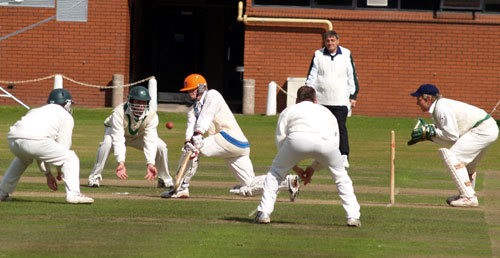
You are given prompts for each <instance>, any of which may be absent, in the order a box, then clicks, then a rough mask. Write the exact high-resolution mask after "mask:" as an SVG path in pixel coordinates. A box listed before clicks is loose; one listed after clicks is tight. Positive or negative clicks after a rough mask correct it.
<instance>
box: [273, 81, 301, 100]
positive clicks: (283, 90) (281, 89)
mask: <svg viewBox="0 0 500 258" xmlns="http://www.w3.org/2000/svg"><path fill="white" fill-rule="evenodd" d="M276 86H277V87H278V89H279V90H280V91H281V92H283V93H285V95H289V96H291V97H292V98H295V99H296V98H297V96H295V95H293V94H290V93H288V92H286V90H285V89H283V88H281V86H280V85H279V84H277V83H276Z"/></svg>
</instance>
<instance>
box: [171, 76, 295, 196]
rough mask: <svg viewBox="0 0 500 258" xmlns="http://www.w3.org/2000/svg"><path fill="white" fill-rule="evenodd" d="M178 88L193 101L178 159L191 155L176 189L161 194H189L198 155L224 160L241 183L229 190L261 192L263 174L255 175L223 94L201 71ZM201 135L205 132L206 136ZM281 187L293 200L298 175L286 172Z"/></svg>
mask: <svg viewBox="0 0 500 258" xmlns="http://www.w3.org/2000/svg"><path fill="white" fill-rule="evenodd" d="M181 91H187V93H188V94H189V97H190V98H191V99H192V100H193V101H194V104H193V106H192V107H191V108H190V109H189V110H188V115H187V117H188V118H187V128H186V138H185V144H184V147H183V150H182V151H183V155H182V157H181V161H182V160H184V157H185V156H186V155H188V153H189V152H191V153H192V154H191V156H190V160H189V162H188V163H187V167H186V171H185V174H184V175H185V176H184V177H183V178H182V183H181V184H180V186H179V188H178V189H176V191H173V190H171V191H169V190H167V191H165V192H163V193H162V194H161V197H163V198H188V197H189V182H190V180H191V178H192V177H193V176H194V174H195V173H196V169H197V168H198V159H199V156H200V155H201V156H202V157H220V158H223V159H224V161H226V164H227V165H228V166H229V169H230V170H231V173H232V174H233V176H234V177H235V178H236V179H237V180H238V182H239V183H240V184H239V185H237V186H235V187H233V188H232V189H231V190H230V192H231V193H233V194H239V195H243V196H253V195H255V194H259V193H262V189H263V185H264V179H265V175H261V176H257V177H256V176H255V174H254V171H253V165H252V162H251V160H250V144H249V143H248V140H247V138H246V137H245V135H244V134H243V132H242V131H241V128H240V126H239V125H238V122H237V121H236V119H235V118H234V115H233V113H232V112H231V110H230V109H229V107H228V105H227V103H226V101H225V100H224V98H223V97H222V95H221V94H220V93H219V92H218V91H216V90H213V89H212V90H208V86H207V81H206V80H205V78H204V77H203V76H202V75H200V74H191V75H189V76H187V77H186V79H185V80H184V87H183V88H182V89H181ZM204 134H206V135H207V136H206V137H205V138H203V135H204ZM181 163H182V162H181ZM179 166H180V165H179ZM280 189H282V190H288V191H289V193H290V200H291V201H294V200H295V199H296V198H297V195H298V193H299V178H298V176H292V175H289V176H288V177H287V178H286V180H284V181H283V182H282V184H281V185H280Z"/></svg>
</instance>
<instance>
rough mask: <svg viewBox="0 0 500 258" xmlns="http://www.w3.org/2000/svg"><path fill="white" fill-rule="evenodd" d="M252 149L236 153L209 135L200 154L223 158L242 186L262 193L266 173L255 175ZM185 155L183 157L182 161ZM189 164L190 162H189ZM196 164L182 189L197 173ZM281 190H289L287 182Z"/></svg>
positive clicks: (185, 179) (253, 192)
mask: <svg viewBox="0 0 500 258" xmlns="http://www.w3.org/2000/svg"><path fill="white" fill-rule="evenodd" d="M249 152H250V151H244V152H243V153H245V154H235V153H232V152H229V151H227V150H225V149H224V148H222V147H221V146H220V145H219V144H218V143H217V142H216V141H215V137H214V136H209V137H206V138H204V139H203V147H202V148H201V149H200V156H202V157H211V158H212V157H218V158H223V159H224V161H225V162H226V164H227V165H228V167H229V170H231V174H232V175H233V176H234V178H236V180H238V182H239V183H240V184H241V185H242V186H246V187H247V188H246V189H249V190H250V192H249V193H251V195H252V196H253V195H256V194H260V193H261V192H262V189H263V185H264V180H265V175H260V176H255V173H254V171H253V165H252V161H251V160H250V156H249V154H247V153H249ZM183 157H184V156H182V157H181V161H182V159H183ZM188 164H189V163H188ZM191 166H192V165H191ZM197 168H198V166H197V165H196V166H195V167H194V169H191V170H189V173H188V174H186V177H185V178H184V181H183V184H182V187H181V189H185V188H188V187H189V182H190V181H191V178H192V177H193V176H194V174H195V173H196V169H197ZM279 189H280V190H287V189H288V185H287V182H282V183H281V184H280V186H279Z"/></svg>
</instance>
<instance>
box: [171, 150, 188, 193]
mask: <svg viewBox="0 0 500 258" xmlns="http://www.w3.org/2000/svg"><path fill="white" fill-rule="evenodd" d="M191 154H192V152H191V151H188V152H187V153H186V155H184V159H183V160H182V163H181V166H180V167H179V170H177V173H176V174H175V185H174V193H175V192H177V189H179V186H180V184H181V183H182V180H183V179H184V173H185V172H186V167H187V164H188V162H189V158H191Z"/></svg>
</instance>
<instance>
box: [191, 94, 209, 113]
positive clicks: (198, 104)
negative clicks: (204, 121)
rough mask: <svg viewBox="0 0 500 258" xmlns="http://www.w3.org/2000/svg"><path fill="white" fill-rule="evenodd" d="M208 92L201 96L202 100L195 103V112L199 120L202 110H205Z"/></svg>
mask: <svg viewBox="0 0 500 258" xmlns="http://www.w3.org/2000/svg"><path fill="white" fill-rule="evenodd" d="M207 92H208V91H205V92H203V95H201V98H200V100H198V101H195V103H194V112H195V114H196V118H198V116H199V115H200V112H201V109H202V108H203V104H205V100H206V96H207Z"/></svg>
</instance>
